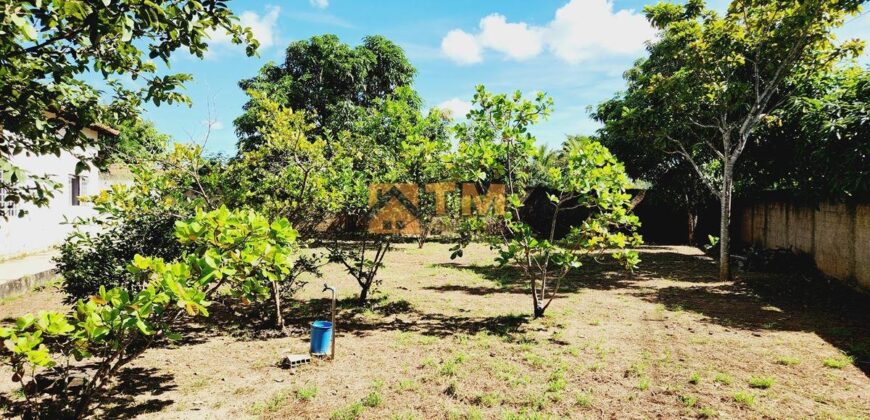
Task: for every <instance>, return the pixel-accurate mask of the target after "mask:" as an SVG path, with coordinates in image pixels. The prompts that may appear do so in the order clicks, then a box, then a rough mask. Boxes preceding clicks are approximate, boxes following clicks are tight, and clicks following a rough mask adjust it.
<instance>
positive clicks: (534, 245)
mask: <svg viewBox="0 0 870 420" xmlns="http://www.w3.org/2000/svg"><path fill="white" fill-rule="evenodd" d="M473 103H474V105H475V108H474V109H472V110H471V112H470V113H469V114H468V121H467V122H465V123H461V124H458V125H457V126H456V128H455V130H456V137H457V139H458V141H459V147H458V151H457V153H456V157H455V159H454V160H453V162H452V165H454V167H453V168H454V170H455V171H456V172H457V174H458V177H459V179H461V180H465V181H471V182H475V183H476V184H478V188H481V189H482V188H483V187H485V184H489V186H490V188H491V187H492V186H493V183H504V184H505V186H506V187H505V189H506V191H505V192H506V194H507V197H506V200H505V207H506V209H505V210H506V211H505V212H504V213H503V214H499V213H498V212H497V211H496V209H495V208H494V207H495V206H493V207H491V208H490V209H489V210H486V211H484V212H479V211H478V213H477V214H476V215H475V216H474V217H472V218H470V219H467V220H464V221H463V224H462V226H463V230H462V231H461V232H460V233H461V234H460V238H459V243H458V244H457V245H456V246H454V247H453V248H452V251H453V254H452V255H451V257H453V258H455V257H458V256H462V253H463V248H464V247H465V245H467V244H468V243H469V242H470V241H471V240H473V239H476V238H479V239H483V240H486V241H487V242H489V243H490V244H491V245H492V246H493V247H495V248H497V249H498V250H499V257H497V259H496V261H497V262H498V263H499V264H500V265H507V264H510V265H514V266H517V267H519V268H520V270H521V272H522V274H523V277H524V278H525V279H526V280H527V281H529V291H530V294H531V296H532V308H533V311H532V313H533V315H534V317H535V318H538V317H541V316H543V315H544V313H545V311H546V310H547V308H548V307H549V306H550V304H551V303H552V301H553V299H554V298H555V297H556V295H557V294H558V293H559V289H560V287H561V283H562V280H563V279H564V278H565V276H566V275H567V274H568V272H569V271H571V270H572V269H575V268H579V267H580V266H581V265H582V259H583V258H584V257H586V256H600V255H603V254H604V253H605V252H606V251H608V250H610V251H611V252H610V255H611V256H612V257H613V258H615V259H616V260H617V261H620V262H621V263H623V264H624V265H625V266H626V267H628V268H632V267H634V266H636V265H637V263H638V262H639V259H638V257H637V254H636V253H635V252H633V251H629V250H626V249H625V248H626V247H630V246H636V245H639V244H640V243H641V238H640V236H639V235H637V234H636V233H635V230H636V228H637V226H638V220H637V217H636V216H634V215H631V214H630V213H629V211H630V206H629V204H630V201H631V196H630V195H629V194H628V193H626V189H627V188H628V187H629V186H630V182H629V179H628V177H627V176H626V174H625V170H624V169H623V167H622V164H620V163H619V162H617V161H616V159H615V158H614V157H613V155H611V154H610V152H609V151H607V149H606V148H605V147H604V146H602V145H601V144H600V143H598V142H596V141H593V140H591V139H589V138H585V137H578V138H575V139H573V140H570V141H568V142H566V144H565V146H564V147H563V148H562V150H560V152H559V154H558V156H557V157H554V158H553V159H554V160H555V161H556V162H553V163H552V165H551V166H550V167H549V168H547V170H546V173H544V174H538V177H539V179H538V182H539V183H540V184H541V185H540V186H543V187H545V188H547V189H548V190H549V191H553V193H550V194H548V197H549V199H550V201H551V203H552V205H553V217H552V221H551V226H550V229H549V232H547V233H546V234H544V235H538V234H536V233H535V232H534V231H533V229H532V228H531V227H530V226H529V225H528V224H526V223H524V222H523V221H522V220H521V219H520V209H521V208H522V206H523V205H524V202H525V200H526V198H527V197H528V193H529V192H530V187H531V185H530V184H529V182H530V181H531V180H532V174H533V171H535V168H536V160H535V156H536V155H537V153H538V151H539V150H538V148H537V147H536V145H535V137H534V136H532V134H530V132H529V128H530V126H531V125H533V124H534V123H535V122H537V121H539V120H540V119H541V118H543V117H545V116H547V115H548V114H549V113H550V111H551V109H552V100H551V99H550V98H548V97H546V96H545V95H543V94H538V96H537V97H536V98H535V100H534V101H528V100H525V99H523V97H522V95H521V94H520V93H519V92H517V93H515V94H514V95H512V96H507V95H493V94H492V93H489V92H487V91H486V89H485V88H484V87H483V86H479V87H478V88H477V93H476V94H475V96H474V101H473ZM578 207H583V208H586V209H588V210H589V211H590V215H589V217H587V219H586V220H584V221H583V222H582V224H580V225H575V226H573V227H572V229H571V231H570V232H569V234H568V235H567V236H566V237H565V238H563V239H561V240H556V238H555V226H556V223H557V220H558V216H559V213H560V212H561V211H564V210H568V209H571V208H578Z"/></svg>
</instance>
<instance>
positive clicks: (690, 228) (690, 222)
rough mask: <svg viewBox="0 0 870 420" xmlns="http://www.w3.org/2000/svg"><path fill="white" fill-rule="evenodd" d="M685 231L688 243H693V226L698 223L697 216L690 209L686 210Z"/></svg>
mask: <svg viewBox="0 0 870 420" xmlns="http://www.w3.org/2000/svg"><path fill="white" fill-rule="evenodd" d="M687 222H688V223H687V226H686V228H687V231H686V239H687V240H688V242H689V245H694V244H695V226H696V225H697V223H698V216H695V213H693V212H692V211H691V210H689V211H688V220H687Z"/></svg>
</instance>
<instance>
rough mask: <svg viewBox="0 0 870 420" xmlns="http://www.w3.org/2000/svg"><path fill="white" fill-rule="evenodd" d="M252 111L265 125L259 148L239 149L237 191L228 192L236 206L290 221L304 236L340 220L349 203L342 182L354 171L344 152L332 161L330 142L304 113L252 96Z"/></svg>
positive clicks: (232, 168) (233, 165)
mask: <svg viewBox="0 0 870 420" xmlns="http://www.w3.org/2000/svg"><path fill="white" fill-rule="evenodd" d="M250 95H251V97H252V98H253V99H252V103H251V104H250V108H249V112H250V111H254V110H256V118H257V119H258V120H260V121H261V124H260V125H259V127H258V132H259V133H260V136H261V137H262V142H261V144H260V145H259V147H257V148H255V149H250V150H239V153H238V155H237V156H236V157H235V158H234V159H233V160H232V161H231V162H230V165H229V167H228V168H227V173H226V177H227V179H231V180H232V182H233V183H234V185H236V188H233V190H232V191H229V192H228V197H229V201H230V204H232V205H235V206H248V207H251V208H256V209H259V210H260V211H262V212H264V213H266V214H268V215H270V216H272V217H285V218H287V219H288V220H290V221H291V222H292V223H293V225H294V226H296V227H297V229H299V230H300V232H302V233H303V234H304V235H306V236H309V235H310V234H311V233H313V232H314V230H315V228H317V227H318V225H321V224H322V223H324V222H325V221H326V220H327V219H328V218H329V217H332V216H334V215H335V214H336V213H337V212H338V210H339V209H340V207H341V204H342V203H343V202H344V201H345V198H344V193H345V191H344V190H343V189H342V186H341V185H339V182H340V181H341V180H342V179H344V178H346V172H348V171H349V170H350V169H351V163H352V162H351V160H350V159H349V157H348V156H346V154H344V153H333V156H332V157H328V156H327V146H326V141H325V140H323V137H321V136H319V135H317V134H316V133H315V130H314V127H313V125H312V124H311V123H310V122H307V121H306V119H305V115H304V112H303V111H294V110H293V109H290V108H289V107H287V106H283V105H280V104H279V103H278V102H276V101H274V100H271V99H268V98H267V97H266V95H263V94H261V93H258V92H251V93H250Z"/></svg>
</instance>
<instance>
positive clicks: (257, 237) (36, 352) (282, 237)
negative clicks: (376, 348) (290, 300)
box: [0, 207, 296, 417]
mask: <svg viewBox="0 0 870 420" xmlns="http://www.w3.org/2000/svg"><path fill="white" fill-rule="evenodd" d="M174 234H175V236H176V237H177V238H178V240H179V242H181V243H182V244H185V245H189V246H190V247H191V248H192V249H194V251H193V252H192V253H189V254H187V255H186V256H185V257H184V258H182V259H179V260H178V261H175V262H165V260H163V259H162V258H156V257H143V256H141V255H135V256H134V257H133V258H132V261H131V262H130V264H128V265H127V266H126V270H127V274H128V275H129V276H130V278H131V279H132V280H131V282H132V283H133V284H136V285H142V287H141V289H140V290H138V291H130V290H127V289H124V288H122V287H113V288H106V287H105V286H99V289H98V291H97V293H95V294H94V295H92V296H91V297H90V298H88V299H79V300H78V301H77V302H76V304H75V306H74V310H73V311H72V312H70V313H68V314H63V313H59V312H45V311H43V312H40V313H38V314H37V315H32V314H28V315H25V316H23V317H21V318H18V319H17V320H16V321H15V325H14V326H13V327H11V328H0V338H2V339H4V343H3V344H4V347H3V348H0V361H2V362H3V363H4V364H6V365H8V366H10V367H11V370H12V372H13V376H12V380H13V381H15V382H22V383H23V386H22V390H23V391H24V394H25V398H26V411H27V413H26V414H28V415H31V416H34V417H40V415H41V414H43V413H40V410H44V409H45V408H46V406H51V405H52V404H51V403H54V406H52V407H51V408H53V409H54V410H55V411H56V413H52V414H59V415H60V416H62V417H67V416H75V417H82V416H83V415H85V414H87V413H88V410H89V407H90V406H91V405H92V402H93V401H94V399H95V398H96V396H97V395H98V394H99V393H100V392H102V391H103V390H104V388H106V387H107V385H108V384H109V383H110V381H111V379H112V378H113V376H114V375H117V374H118V373H119V369H120V368H121V367H123V366H124V365H126V364H127V363H129V362H131V361H133V360H134V359H136V358H137V357H138V356H140V355H141V354H142V353H143V352H144V351H145V350H146V349H148V348H149V347H150V346H151V345H152V344H154V343H155V341H156V340H157V339H161V338H167V339H170V340H176V339H178V338H180V336H179V335H178V334H176V333H174V332H172V331H170V329H169V328H170V326H172V325H174V324H176V323H177V322H179V321H183V320H185V319H188V320H189V319H191V318H193V317H197V316H200V315H202V316H208V310H207V307H208V306H209V301H208V299H209V297H210V296H212V295H214V293H215V292H217V291H218V290H219V289H221V288H222V287H227V288H229V291H230V293H231V294H233V295H235V296H238V297H240V298H242V299H247V300H258V299H263V298H264V297H266V296H268V295H269V291H270V290H271V291H272V292H273V297H274V292H275V291H276V290H277V287H276V284H277V283H278V282H279V280H281V279H283V278H285V277H284V276H285V275H286V274H287V273H289V272H290V270H291V268H292V267H293V264H294V261H293V258H292V257H291V254H292V252H293V251H294V250H295V248H293V244H294V243H295V240H296V231H295V230H294V229H293V227H292V226H291V225H290V223H289V222H288V221H287V220H286V219H279V220H275V221H273V222H271V223H269V221H268V220H267V219H266V218H265V217H263V216H261V215H259V214H258V213H256V212H254V211H229V210H228V209H227V208H226V207H222V208H220V209H218V210H214V211H211V212H208V213H206V212H202V211H199V212H197V215H196V217H194V218H193V219H192V220H190V221H189V222H179V223H177V224H176V227H175V231H174ZM270 286H271V287H270ZM276 302H279V300H276ZM279 318H280V316H279ZM71 358H72V359H75V360H77V361H80V360H83V359H91V358H93V359H96V362H95V363H94V369H93V370H88V371H87V377H86V379H85V381H84V384H83V385H82V386H80V387H78V388H76V389H71V386H70V383H71V382H70V380H69V378H70V374H71V373H72V370H73V369H76V367H75V366H71V364H70V359H71ZM56 359H62V360H63V362H61V363H58V362H57V361H56ZM48 368H53V370H52V371H51V372H50V374H49V375H45V376H46V377H44V378H39V379H38V378H37V376H39V374H41V373H42V372H41V371H42V370H44V369H48ZM28 375H29V376H28ZM45 380H49V381H52V382H53V384H52V386H49V387H45V386H40V387H37V386H36V384H37V383H39V384H42V383H43V382H45ZM40 389H41V390H43V391H45V390H50V393H51V394H50V395H52V396H55V397H64V398H58V401H63V402H62V403H61V404H62V405H59V404H57V402H55V401H40V399H41V398H42V395H41V394H40ZM68 395H70V396H72V397H71V398H66V397H67V396H68Z"/></svg>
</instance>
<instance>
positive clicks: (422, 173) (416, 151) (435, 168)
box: [363, 87, 458, 248]
mask: <svg viewBox="0 0 870 420" xmlns="http://www.w3.org/2000/svg"><path fill="white" fill-rule="evenodd" d="M421 106H422V104H421V103H420V101H419V99H418V98H417V95H416V93H414V92H413V91H412V90H411V89H410V88H408V87H401V88H398V89H396V92H395V94H394V95H392V96H389V97H387V98H386V99H384V100H380V99H378V100H376V101H375V104H374V105H373V106H372V107H370V108H368V109H367V111H368V114H367V115H366V116H365V117H364V120H363V121H364V123H363V125H364V127H365V128H364V130H363V132H365V133H366V134H367V136H368V137H370V138H373V139H381V140H380V141H381V143H383V144H382V147H383V148H385V149H386V152H387V154H388V156H390V159H391V164H390V165H388V166H387V167H386V169H387V172H386V173H385V174H383V176H382V177H381V178H382V182H389V183H411V184H415V185H417V186H418V187H419V189H420V191H419V197H418V198H419V203H418V215H417V222H418V223H419V225H420V233H419V235H418V246H419V247H421V248H422V247H423V244H424V242H425V241H426V239H427V238H428V237H429V234H430V233H431V232H432V230H433V229H435V226H436V225H437V224H439V223H446V222H447V219H448V218H449V216H448V215H440V216H439V215H438V214H437V212H436V197H435V192H433V191H427V190H426V186H427V185H428V184H434V183H441V182H452V181H453V179H452V178H451V177H450V176H449V171H448V170H447V156H448V154H449V153H450V138H449V132H448V131H449V127H448V123H449V118H448V117H447V116H445V114H444V113H442V111H441V110H439V109H432V110H430V111H429V113H428V114H426V115H425V116H424V115H423V114H422V112H421V111H420V108H421ZM445 198H446V199H447V200H446V201H448V202H447V203H445V207H451V208H450V209H449V210H458V208H457V204H458V203H457V202H456V200H452V201H450V200H449V197H445ZM451 204H452V205H453V206H450V205H451ZM445 210H448V209H445ZM449 210H448V211H449Z"/></svg>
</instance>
